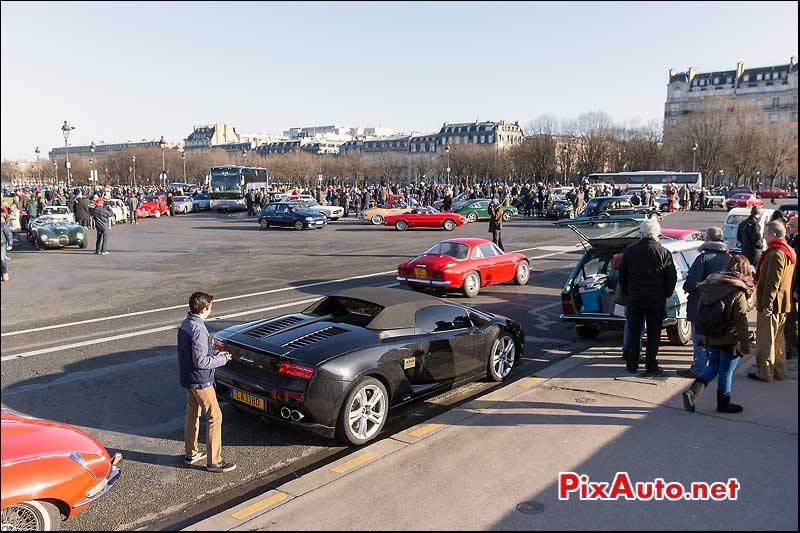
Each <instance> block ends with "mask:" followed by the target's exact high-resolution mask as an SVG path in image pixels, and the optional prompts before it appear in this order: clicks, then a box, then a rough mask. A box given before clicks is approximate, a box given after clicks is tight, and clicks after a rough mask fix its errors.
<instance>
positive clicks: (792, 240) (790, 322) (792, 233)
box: [783, 216, 800, 359]
mask: <svg viewBox="0 0 800 533" xmlns="http://www.w3.org/2000/svg"><path fill="white" fill-rule="evenodd" d="M797 221H798V218H797V216H794V217H792V218H790V219H789V224H788V227H787V235H786V242H788V243H789V246H791V247H792V248H793V249H794V254H795V257H797V256H798V255H800V238H798V236H797ZM791 292H792V302H791V307H792V309H791V311H789V314H788V315H786V327H785V328H784V332H783V338H784V341H785V346H786V359H794V358H795V357H797V269H796V268H795V270H794V274H793V275H792V291H791Z"/></svg>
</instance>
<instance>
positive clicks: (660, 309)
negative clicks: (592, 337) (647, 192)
mask: <svg viewBox="0 0 800 533" xmlns="http://www.w3.org/2000/svg"><path fill="white" fill-rule="evenodd" d="M639 235H640V236H641V238H640V239H639V240H638V241H637V242H635V243H633V244H631V245H629V246H628V247H627V248H625V251H624V252H623V254H622V262H621V264H620V267H619V283H620V288H621V291H622V298H623V299H624V301H625V302H626V307H625V317H626V318H625V319H626V320H627V321H628V322H629V324H628V326H629V330H630V331H632V332H637V331H641V329H642V324H643V323H646V326H647V358H646V362H645V376H648V377H650V376H656V375H658V374H660V373H661V369H660V368H659V366H658V362H657V360H656V356H657V355H658V347H659V341H660V339H661V326H662V324H663V322H664V309H665V307H666V303H667V298H669V297H670V296H671V295H672V293H673V292H674V291H675V285H676V284H677V281H678V273H677V271H676V270H675V263H674V262H673V260H672V254H671V253H670V251H669V250H667V249H666V248H664V247H663V246H661V244H660V243H659V242H658V239H659V237H660V236H661V225H660V224H659V223H658V220H657V219H656V218H655V217H651V218H648V219H647V220H645V221H644V222H642V223H641V224H640V225H639ZM628 341H629V342H628V344H627V346H626V347H625V350H624V354H625V361H626V365H625V366H626V368H627V370H628V372H630V373H631V374H635V373H636V372H637V371H638V369H639V353H640V352H641V345H640V340H639V337H638V336H637V335H629V339H628Z"/></svg>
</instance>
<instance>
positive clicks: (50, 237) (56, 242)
mask: <svg viewBox="0 0 800 533" xmlns="http://www.w3.org/2000/svg"><path fill="white" fill-rule="evenodd" d="M86 239H87V234H86V228H84V227H83V226H81V225H78V224H75V223H73V222H67V221H65V220H64V219H59V218H55V217H39V218H36V219H34V220H32V221H31V223H30V224H28V240H29V241H30V242H31V244H33V245H34V246H36V249H37V250H45V249H47V248H63V247H64V246H75V245H77V246H79V247H81V248H86Z"/></svg>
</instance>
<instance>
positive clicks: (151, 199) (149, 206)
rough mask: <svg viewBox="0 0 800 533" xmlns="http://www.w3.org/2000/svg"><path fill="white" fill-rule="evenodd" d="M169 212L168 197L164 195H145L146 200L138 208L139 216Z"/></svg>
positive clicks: (159, 214) (156, 215)
mask: <svg viewBox="0 0 800 533" xmlns="http://www.w3.org/2000/svg"><path fill="white" fill-rule="evenodd" d="M167 213H169V207H168V206H167V199H166V198H165V197H164V196H163V195H150V196H145V197H144V201H142V203H141V204H139V207H138V208H137V209H136V217H137V218H146V217H160V216H161V215H166V214H167Z"/></svg>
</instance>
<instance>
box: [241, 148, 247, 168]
mask: <svg viewBox="0 0 800 533" xmlns="http://www.w3.org/2000/svg"><path fill="white" fill-rule="evenodd" d="M242 159H243V160H244V163H242V166H245V167H246V166H247V149H245V148H242Z"/></svg>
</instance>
